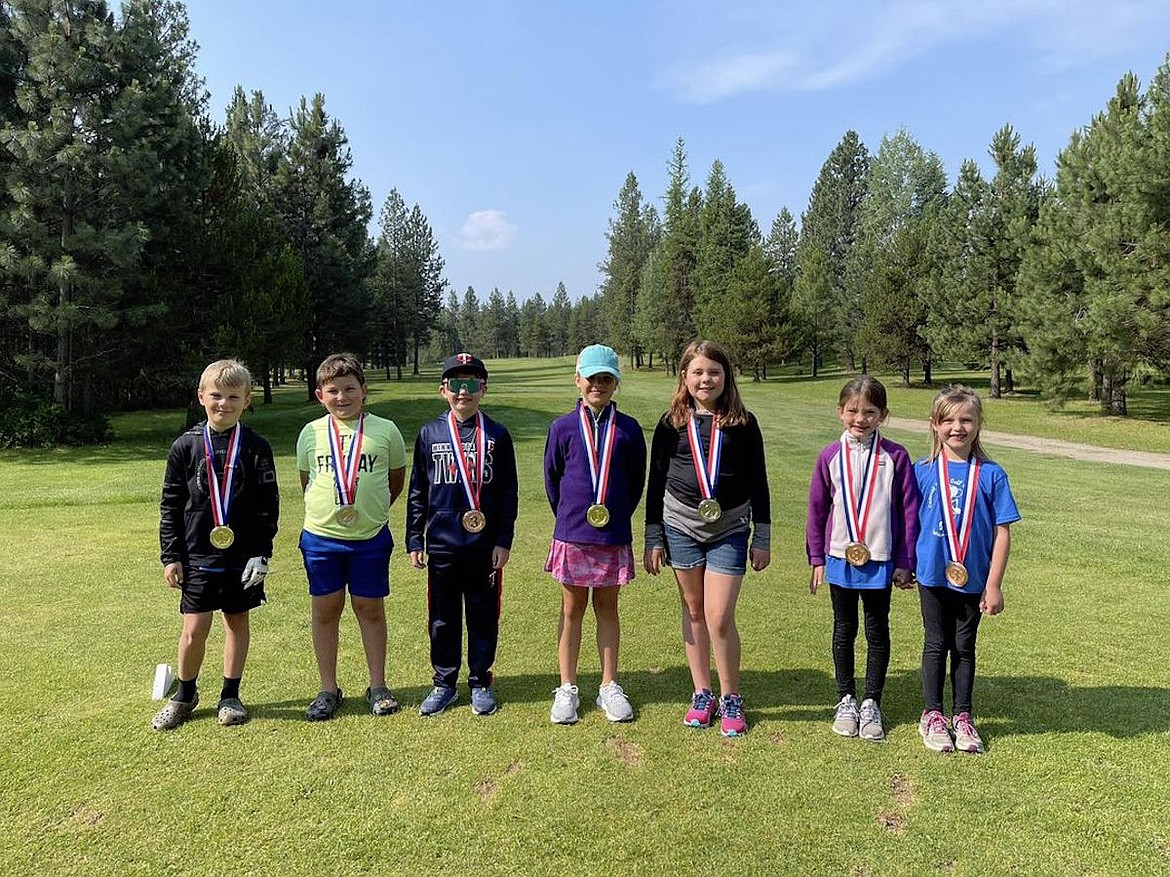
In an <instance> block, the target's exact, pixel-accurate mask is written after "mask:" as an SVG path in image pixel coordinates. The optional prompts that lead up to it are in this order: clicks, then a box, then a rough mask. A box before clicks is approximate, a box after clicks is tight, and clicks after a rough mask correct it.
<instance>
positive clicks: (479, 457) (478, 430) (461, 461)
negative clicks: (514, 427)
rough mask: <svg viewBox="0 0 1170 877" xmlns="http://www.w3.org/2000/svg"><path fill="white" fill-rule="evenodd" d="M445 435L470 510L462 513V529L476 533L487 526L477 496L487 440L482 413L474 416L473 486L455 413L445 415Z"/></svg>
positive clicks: (481, 482) (480, 488)
mask: <svg viewBox="0 0 1170 877" xmlns="http://www.w3.org/2000/svg"><path fill="white" fill-rule="evenodd" d="M447 433H448V434H449V435H450V437H451V453H452V454H453V455H454V457H455V465H456V468H457V470H458V472H459V481H460V482H461V483H462V484H463V492H464V493H466V494H467V502H468V504H469V505H470V506H471V508H470V509H468V510H467V511H465V512H464V513H463V519H462V523H463V529H464V530H466V531H467V532H468V533H478V532H480V531H481V530H483V528H484V527H486V526H487V518H486V517H485V516H484V513H483V512H482V511H480V508H479V494H480V491H481V490H482V489H483V472H484V459H485V457H487V447H486V445H487V440H486V438H485V437H484V429H483V413H482V412H479V411H477V412H476V414H475V437H474V442H475V470H476V477H475V480H474V485H473V483H472V478H471V465H470V464H469V463H468V461H467V454H465V453H464V452H463V442H462V441H460V439H459V422H458V421H457V420H456V419H455V412H454V411H450V412H448V413H447Z"/></svg>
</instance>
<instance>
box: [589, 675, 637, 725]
mask: <svg viewBox="0 0 1170 877" xmlns="http://www.w3.org/2000/svg"><path fill="white" fill-rule="evenodd" d="M597 705H598V706H599V707H601V708H602V709H603V710H605V717H606V718H607V719H609V720H610V721H611V722H629V721H632V720H633V718H634V708H633V707H632V706H630V699H629V698H628V697H626V693H625V692H624V691H622V687H621V686H620V685H618V684H617V682H609V683H607V684H605V685H603V686H601V688H599V689H598V690H597Z"/></svg>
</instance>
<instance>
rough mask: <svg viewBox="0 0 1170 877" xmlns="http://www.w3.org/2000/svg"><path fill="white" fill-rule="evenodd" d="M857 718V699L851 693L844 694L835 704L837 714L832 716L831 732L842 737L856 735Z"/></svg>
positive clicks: (858, 717)
mask: <svg viewBox="0 0 1170 877" xmlns="http://www.w3.org/2000/svg"><path fill="white" fill-rule="evenodd" d="M859 719H860V716H859V715H858V713H857V700H856V699H855V698H854V697H853V695H852V694H847V695H845V696H844V697H843V698H841V700H840V702H839V703H838V704H837V715H835V716H834V717H833V733H834V734H840V735H841V736H842V737H856V736H857V723H858V721H859Z"/></svg>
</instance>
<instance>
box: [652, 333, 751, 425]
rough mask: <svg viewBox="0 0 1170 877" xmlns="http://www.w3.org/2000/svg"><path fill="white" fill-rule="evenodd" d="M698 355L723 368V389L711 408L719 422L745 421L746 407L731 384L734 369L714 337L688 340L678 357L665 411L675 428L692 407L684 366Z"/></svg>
mask: <svg viewBox="0 0 1170 877" xmlns="http://www.w3.org/2000/svg"><path fill="white" fill-rule="evenodd" d="M698 356H702V357H705V358H706V359H709V360H711V361H712V362H717V363H719V365H720V366H722V368H723V392H722V393H720V394H719V399H718V400H717V402H716V408H715V410H716V413H717V414H718V415H719V425H720V426H739V425H741V424H743V423H746V422H747V409H746V408H744V407H743V400H742V399H741V398H740V397H739V388H738V387H736V386H735V369H733V368H732V367H731V357H729V356H728V355H727V351H726V350H724V349H723V348H722V347H720V346H719V345H718V344H716V343H715V342H714V341H692V342H691V344H690V345H689V346H688V347H687V349H686V350H684V351H683V355H682V359H680V360H679V361H678V385H677V386H676V387H675V388H674V396H673V397H671V400H670V409H669V410H668V411H667V412H666V416H667V417H668V418H669V419H670V422H671V424H673V425H674V428H675V429H678V428H679V427H681V426H685V425H686V423H687V421H688V420H690V417H691V412H692V411H694V410H695V404H694V401H693V400H692V399H691V394H690V393H688V392H687V369H688V368H690V366H691V362H692V360H694V359H695V358H696V357H698Z"/></svg>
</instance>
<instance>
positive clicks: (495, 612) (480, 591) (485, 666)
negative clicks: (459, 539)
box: [427, 554, 503, 688]
mask: <svg viewBox="0 0 1170 877" xmlns="http://www.w3.org/2000/svg"><path fill="white" fill-rule="evenodd" d="M502 589H503V571H502V570H493V569H492V559H491V556H490V555H488V556H487V557H484V556H482V555H472V556H462V555H443V554H432V555H430V556H429V557H428V558H427V624H428V626H429V629H430V636H431V666H432V667H433V668H434V684H435V685H441V686H445V687H448V688H454V687H455V684H456V683H457V682H458V681H459V665H460V663H461V654H460V653H461V652H462V648H461V647H462V645H463V612H464V609H465V608H466V612H467V681H468V683H469V684H470V685H471V687H472V688H489V687H490V686H491V684H492V665H493V664H494V663H495V662H496V644H497V643H498V641H499V638H500V593H501V591H502Z"/></svg>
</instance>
